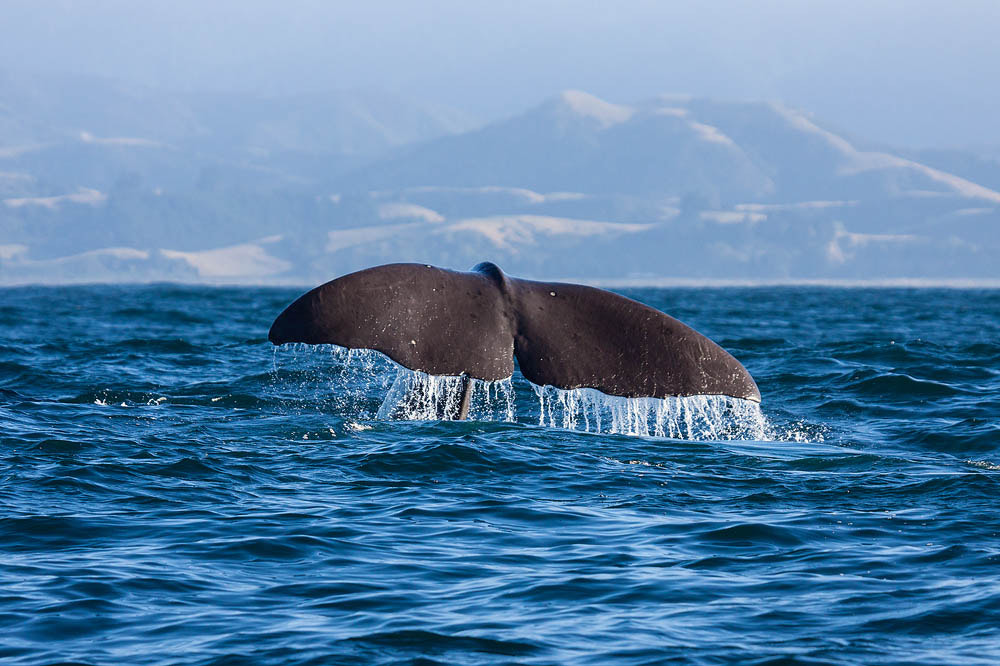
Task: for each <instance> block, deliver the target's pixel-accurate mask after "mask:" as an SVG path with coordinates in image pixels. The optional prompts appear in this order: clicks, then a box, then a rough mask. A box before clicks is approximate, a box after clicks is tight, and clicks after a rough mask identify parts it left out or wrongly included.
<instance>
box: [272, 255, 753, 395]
mask: <svg viewBox="0 0 1000 666" xmlns="http://www.w3.org/2000/svg"><path fill="white" fill-rule="evenodd" d="M268 339H269V340H270V341H271V342H272V343H274V344H276V345H277V344H282V343H285V342H304V343H308V344H324V343H329V344H335V345H340V346H342V347H349V348H364V349H375V350H377V351H380V352H382V353H383V354H385V355H387V356H388V357H389V358H391V359H392V360H394V361H396V362H397V363H399V364H400V365H403V366H405V367H407V368H410V369H411V370H418V371H422V372H426V373H428V374H432V375H456V376H457V375H466V376H468V377H474V378H477V379H483V380H488V381H493V380H498V379H504V378H507V377H510V376H511V374H513V372H514V358H515V357H516V358H517V362H518V365H519V367H520V369H521V372H522V374H524V376H525V378H526V379H528V380H529V381H531V382H533V383H535V384H539V385H551V386H555V387H558V388H562V389H575V388H594V389H597V390H599V391H601V392H603V393H606V394H608V395H617V396H625V397H654V398H666V397H671V396H687V395H726V396H731V397H734V398H743V399H746V400H753V401H756V402H760V391H759V390H758V388H757V384H756V383H755V382H754V380H753V378H752V377H751V376H750V373H749V372H747V370H746V368H744V367H743V365H742V364H740V362H739V361H737V360H736V359H735V358H734V357H733V356H732V355H730V354H729V353H728V352H727V351H725V350H724V349H722V347H720V346H719V345H717V344H716V343H714V342H712V341H711V340H709V339H708V338H707V337H705V336H703V335H701V334H700V333H698V332H697V331H695V330H694V329H692V328H690V327H689V326H687V325H685V324H683V323H681V322H680V321H678V320H676V319H674V318H673V317H670V316H669V315H666V314H664V313H662V312H660V311H659V310H656V309H654V308H651V307H649V306H646V305H643V304H642V303H639V302H637V301H634V300H632V299H630V298H626V297H624V296H621V295H619V294H615V293H612V292H609V291H605V290H603V289H597V288H594V287H587V286H583V285H577V284H563V283H556V282H536V281H533V280H521V279H518V278H512V277H509V276H507V275H505V274H504V273H503V272H502V271H501V270H500V269H499V268H498V267H497V266H496V265H494V264H491V263H483V264H479V265H478V266H476V267H475V268H473V269H472V271H469V272H460V271H450V270H445V269H441V268H435V267H433V266H428V265H425V264H388V265H385V266H376V267H374V268H368V269H365V270H362V271H358V272H356V273H351V274H349V275H345V276H343V277H340V278H337V279H336V280H332V281H330V282H327V283H326V284H323V285H321V286H319V287H316V288H315V289H313V290H311V291H309V292H307V293H306V294H303V295H302V296H301V297H299V298H298V299H297V300H296V301H294V302H293V303H292V304H291V305H289V306H288V307H287V308H286V309H285V310H284V311H283V312H282V313H281V314H280V315H278V317H277V319H275V320H274V323H273V324H272V325H271V330H270V332H269V333H268Z"/></svg>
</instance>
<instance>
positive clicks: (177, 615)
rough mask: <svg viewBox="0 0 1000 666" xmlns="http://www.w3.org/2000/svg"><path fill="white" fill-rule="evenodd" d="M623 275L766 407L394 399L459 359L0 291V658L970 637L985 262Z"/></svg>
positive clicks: (992, 326) (960, 651)
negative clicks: (899, 271) (946, 273)
mask: <svg viewBox="0 0 1000 666" xmlns="http://www.w3.org/2000/svg"><path fill="white" fill-rule="evenodd" d="M628 293H629V295H631V296H633V297H636V298H639V299H640V300H642V301H644V302H647V303H649V304H651V305H653V306H655V307H659V308H661V309H663V310H665V311H667V312H669V313H671V314H673V315H675V316H677V317H678V318H680V319H681V320H683V321H685V322H687V323H689V324H691V325H693V326H694V327H695V328H697V329H698V330H700V331H702V332H704V333H706V334H707V335H709V336H710V337H712V338H713V339H715V340H716V341H718V342H719V343H720V344H722V345H723V346H724V347H725V348H727V349H728V350H730V351H731V352H733V353H734V354H735V355H736V356H737V357H738V358H740V359H741V360H742V361H743V362H744V364H745V365H746V366H747V368H748V369H749V370H750V372H751V373H752V374H753V375H754V377H755V378H756V379H757V381H758V384H759V385H760V389H761V393H762V394H763V396H764V401H763V404H762V405H761V406H759V407H758V406H757V405H756V404H754V403H748V402H745V401H739V400H733V399H728V398H721V397H695V398H679V399H668V400H650V399H638V400H626V399H622V398H608V397H607V396H602V395H601V394H599V393H596V392H594V391H590V390H577V391H558V390H556V389H553V388H551V387H547V388H541V387H535V386H532V385H531V384H529V383H527V382H525V381H524V380H523V378H521V377H520V375H515V377H514V378H513V379H512V380H510V381H505V382H492V383H488V382H478V381H476V382H474V383H473V393H472V404H471V410H470V415H471V417H472V419H471V420H469V421H466V422H440V421H436V420H421V419H427V418H428V417H432V416H434V414H435V413H436V412H437V410H438V409H440V405H441V401H444V403H447V402H448V401H449V400H451V401H454V400H455V399H456V397H455V396H456V395H458V399H460V391H459V388H460V387H459V384H460V381H461V380H458V379H455V378H435V377H428V376H427V375H421V374H417V373H411V372H409V371H405V370H401V369H400V368H398V367H397V366H395V365H394V364H392V363H391V362H389V361H388V360H386V359H385V358H384V357H382V356H380V355H378V354H374V353H371V352H359V351H353V352H348V351H347V350H343V349H339V348H336V347H330V346H324V347H317V348H309V347H304V346H290V347H284V348H281V349H277V350H275V349H273V348H272V347H271V346H270V345H269V344H268V343H267V342H266V332H267V327H268V325H269V324H270V321H271V319H273V317H274V316H275V315H276V314H277V312H279V311H280V310H281V308H282V307H283V306H284V305H285V304H287V302H289V301H290V300H291V299H292V298H293V297H294V296H295V295H297V292H296V291H295V290H269V289H213V288H178V287H167V286H159V287H127V288H126V287H122V288H113V287H93V288H69V289H41V288H24V289H8V290H2V291H0V325H2V327H3V329H2V330H3V337H2V339H0V440H2V441H0V626H2V627H3V631H2V633H0V661H3V662H4V663H5V664H6V663H10V664H40V663H41V664H44V663H58V662H76V663H89V664H118V663H128V664H244V663H245V664H314V663H315V664H327V663H345V664H346V663H400V662H403V663H408V662H413V663H425V664H427V663H441V664H464V663H470V664H479V663H489V664H492V663H530V664H549V663H560V664H561V663H580V664H582V663H587V664H606V663H623V664H646V663H662V662H678V663H704V664H717V663H731V662H738V663H803V664H818V663H865V664H867V663H883V664H888V663H892V664H897V663H898V664H903V663H907V664H909V663H926V664H941V663H948V664H954V663H964V664H978V663H981V664H991V663H996V662H997V661H998V660H1000V630H998V627H1000V518H998V516H997V513H998V511H997V506H998V505H1000V483H998V482H1000V476H998V475H1000V292H997V291H952V290H942V291H933V290H924V291H911V290H835V289H818V288H817V289H788V288H768V289H712V290H692V289H671V290H636V291H631V292H628ZM414 395H417V396H422V398H421V399H413V398H412V396H414ZM407 396H411V397H409V398H408V397H407Z"/></svg>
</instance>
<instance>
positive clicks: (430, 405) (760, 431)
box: [274, 345, 798, 441]
mask: <svg viewBox="0 0 1000 666" xmlns="http://www.w3.org/2000/svg"><path fill="white" fill-rule="evenodd" d="M283 347H284V348H286V349H287V354H278V355H276V356H275V364H274V367H275V372H274V374H275V377H277V376H278V375H280V374H281V373H287V379H286V382H288V383H292V384H295V385H296V386H295V387H294V388H295V391H294V392H295V393H297V394H298V395H299V398H300V400H301V399H303V398H304V399H305V400H306V401H308V400H309V398H310V397H311V394H312V395H314V396H315V404H316V406H321V407H322V406H324V405H325V406H332V407H333V408H334V409H335V411H337V412H338V413H340V414H341V415H343V416H345V417H347V418H351V419H362V420H379V421H399V420H403V421H434V420H450V419H454V418H455V417H456V415H457V414H458V413H459V409H460V405H461V402H462V399H463V394H464V392H465V390H466V386H468V390H469V393H470V396H469V405H468V416H467V419H468V420H471V421H500V422H512V423H515V422H522V423H530V424H537V425H539V426H542V427H548V428H563V429H567V430H575V431H580V432H589V433H606V434H618V435H633V436H640V437H662V438H671V439H684V440H700V441H713V440H714V441H720V440H755V441H773V440H785V439H792V440H796V439H798V438H797V437H790V438H789V437H786V436H782V435H781V434H780V433H779V432H777V430H776V428H775V427H774V426H773V425H772V424H771V423H770V422H769V420H768V418H767V417H766V416H765V414H764V413H763V411H762V410H761V407H760V404H759V403H756V402H754V401H751V400H742V399H739V398H732V397H729V396H721V395H696V396H684V397H671V398H626V397H620V396H610V395H606V394H604V393H601V392H600V391H597V390H595V389H589V388H579V389H572V390H565V389H559V388H556V387H553V386H537V385H535V384H532V383H530V382H528V381H527V380H525V379H524V378H523V377H521V376H520V375H519V374H515V376H514V377H512V378H508V379H503V380H498V381H483V380H479V379H473V378H468V377H456V376H444V375H430V374H427V373H424V372H419V371H413V370H409V369H407V368H404V367H402V366H400V365H398V364H396V363H394V362H393V361H391V360H390V359H389V358H388V357H386V356H385V355H383V354H381V353H379V352H377V351H372V350H367V349H347V348H344V347H339V346H336V345H319V346H314V345H283ZM279 359H280V360H281V361H285V360H287V361H288V363H284V362H280V363H279ZM532 395H533V396H534V398H535V399H534V400H532V399H531V396H532Z"/></svg>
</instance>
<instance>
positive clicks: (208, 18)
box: [0, 0, 1000, 147]
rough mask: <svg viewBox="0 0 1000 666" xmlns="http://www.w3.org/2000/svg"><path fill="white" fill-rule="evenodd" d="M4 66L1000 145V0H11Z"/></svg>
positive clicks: (158, 83)
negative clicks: (673, 105)
mask: <svg viewBox="0 0 1000 666" xmlns="http://www.w3.org/2000/svg"><path fill="white" fill-rule="evenodd" d="M0 68H3V69H8V70H19V71H25V72H31V71H38V70H40V71H59V72H74V73H84V74H97V75H102V76H107V77H111V78H120V79H125V80H127V81H135V82H139V83H142V84H145V85H150V86H155V87H161V88H168V89H175V90H248V89H249V90H258V91H262V92H265V93H271V94H285V93H290V92H299V91H314V90H323V89H345V88H348V89H349V88H374V89H383V90H387V91H391V92H396V93H401V94H403V95H406V96H409V97H412V98H416V99H419V100H422V101H426V102H432V103H434V102H436V103H440V104H444V105H448V106H452V107H456V108H458V109H461V110H464V111H466V112H468V113H470V114H472V115H473V116H475V117H478V118H480V119H482V120H489V119H493V118H497V117H500V116H504V115H509V114H512V113H516V112H518V111H521V110H523V109H525V108H527V107H529V106H532V105H534V104H537V103H538V102H540V101H541V100H542V99H543V98H545V97H547V96H550V95H552V94H554V93H556V92H558V91H560V90H565V89H571V88H572V89H580V90H585V91H588V92H591V93H593V94H595V95H598V96H600V97H603V98H605V99H607V100H609V101H613V102H619V103H629V102H634V101H639V100H641V99H644V98H647V97H651V96H653V95H656V94H660V93H682V94H693V95H705V96H711V97H715V98H719V99H766V100H780V101H784V102H785V103H787V104H790V105H792V106H796V107H799V108H803V109H805V110H808V111H811V112H813V113H815V115H816V117H817V118H819V119H821V120H824V121H826V122H828V123H830V124H832V125H833V126H834V127H836V128H837V129H840V130H843V131H847V132H849V133H852V134H854V135H857V136H860V137H864V138H868V139H872V140H875V141H883V142H886V143H890V144H897V145H901V146H913V147H937V146H962V147H980V146H992V147H997V146H1000V122H997V121H996V118H1000V86H998V85H997V82H998V81H1000V0H950V1H947V2H927V1H921V0H910V1H904V0H885V1H882V2H879V1H877V0H867V1H860V0H838V1H836V2H831V1H827V0H801V1H792V0H755V1H752V2H751V1H738V0H732V1H714V2H713V1H703V2H687V1H685V2H666V1H659V2H657V1H652V0H618V1H616V2H608V1H606V0H605V1H602V2H569V1H566V0H530V1H514V2H500V1H495V2H476V1H473V0H464V1H459V0H426V1H422V2H416V1H411V0H366V1H365V2H346V1H343V2H338V1H336V0H324V1H321V0H285V1H283V2H278V1H274V2H262V1H260V0H214V1H212V2H206V1H204V0H197V1H195V0H173V1H170V2H165V1H154V0H146V1H140V2H136V1H135V0H88V1H86V2H74V1H72V0H52V1H46V0H2V2H0Z"/></svg>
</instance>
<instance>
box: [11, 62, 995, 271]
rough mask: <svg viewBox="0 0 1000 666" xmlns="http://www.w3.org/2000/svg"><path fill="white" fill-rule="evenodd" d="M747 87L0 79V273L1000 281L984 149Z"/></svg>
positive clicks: (989, 155)
mask: <svg viewBox="0 0 1000 666" xmlns="http://www.w3.org/2000/svg"><path fill="white" fill-rule="evenodd" d="M876 146H877V144H875V143H873V142H870V141H866V140H861V139H857V138H854V137H846V136H844V135H843V134H842V133H837V132H835V131H832V130H831V129H830V128H829V127H827V126H825V125H824V124H823V123H822V122H820V121H819V120H817V119H814V118H812V117H811V116H810V115H809V114H807V113H804V112H802V111H799V110H795V109H790V108H786V107H784V106H782V105H780V104H774V103H764V102H726V101H715V100H709V99H700V98H689V97H677V96H663V97H658V98H654V99H651V100H646V101H644V102H640V103H637V104H634V105H631V106H623V105H618V104H612V103H610V102H607V101H603V100H600V99H597V98H596V97H593V96H591V95H588V94H586V93H582V92H575V91H571V92H565V93H562V94H560V95H557V96H555V97H553V98H552V99H549V100H546V101H544V102H543V103H541V104H540V105H539V106H537V107H535V108H533V109H530V110H528V111H526V112H525V113H523V114H521V115H519V116H516V117H513V118H507V119H503V120H500V121H497V122H493V123H490V124H487V125H485V126H480V127H476V126H475V123H474V122H473V121H472V120H470V119H469V118H467V117H465V116H463V115H462V114H461V113H460V112H457V111H454V110H449V109H445V108H439V107H435V106H432V105H427V104H421V103H417V102H413V101H409V100H404V99H400V98H397V97H394V96H391V95H387V94H383V93H378V92H371V91H367V92H338V93H330V94H315V95H303V96H298V97H288V98H271V97H268V96H266V95H261V96H249V95H236V94H221V93H220V94H217V95H187V94H172V93H165V92H162V91H157V90H152V89H136V88H134V87H130V86H123V85H121V84H118V83H115V82H109V81H103V80H84V79H78V78H73V77H62V78H52V77H50V78H45V79H32V78H28V77H25V76H17V75H14V74H10V73H7V74H3V73H0V284H18V283H34V282H40V283H65V282H93V281H149V280H174V281H202V282H246V283H270V282H274V283H279V282H296V283H311V282H317V281H321V280H324V279H328V278H330V277H333V276H336V275H339V274H342V273H344V272H347V271H350V270H354V269H357V268H360V267H362V266H366V265H371V264H376V263H384V262H389V261H419V262H424V263H435V264H439V265H444V266H450V267H454V268H462V269H465V268H468V267H469V266H471V265H472V264H474V263H477V262H478V261H481V260H485V259H489V260H492V261H495V262H497V263H499V264H500V265H501V266H502V267H503V268H504V269H505V270H508V271H510V272H512V273H515V274H519V275H525V276H536V277H548V278H560V277H563V278H576V279H592V280H605V281H630V282H632V283H643V282H650V283H653V282H660V281H670V280H693V281H696V282H697V281H706V280H769V281H783V280H825V279H848V280H884V279H896V278H918V279H926V280H945V279H971V280H998V281H1000V261H997V260H996V257H997V252H998V250H1000V155H998V153H997V151H995V150H994V151H992V152H990V151H989V150H987V149H985V148H984V149H983V151H981V152H975V151H962V150H938V151H907V150H897V149H889V148H885V147H876Z"/></svg>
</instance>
